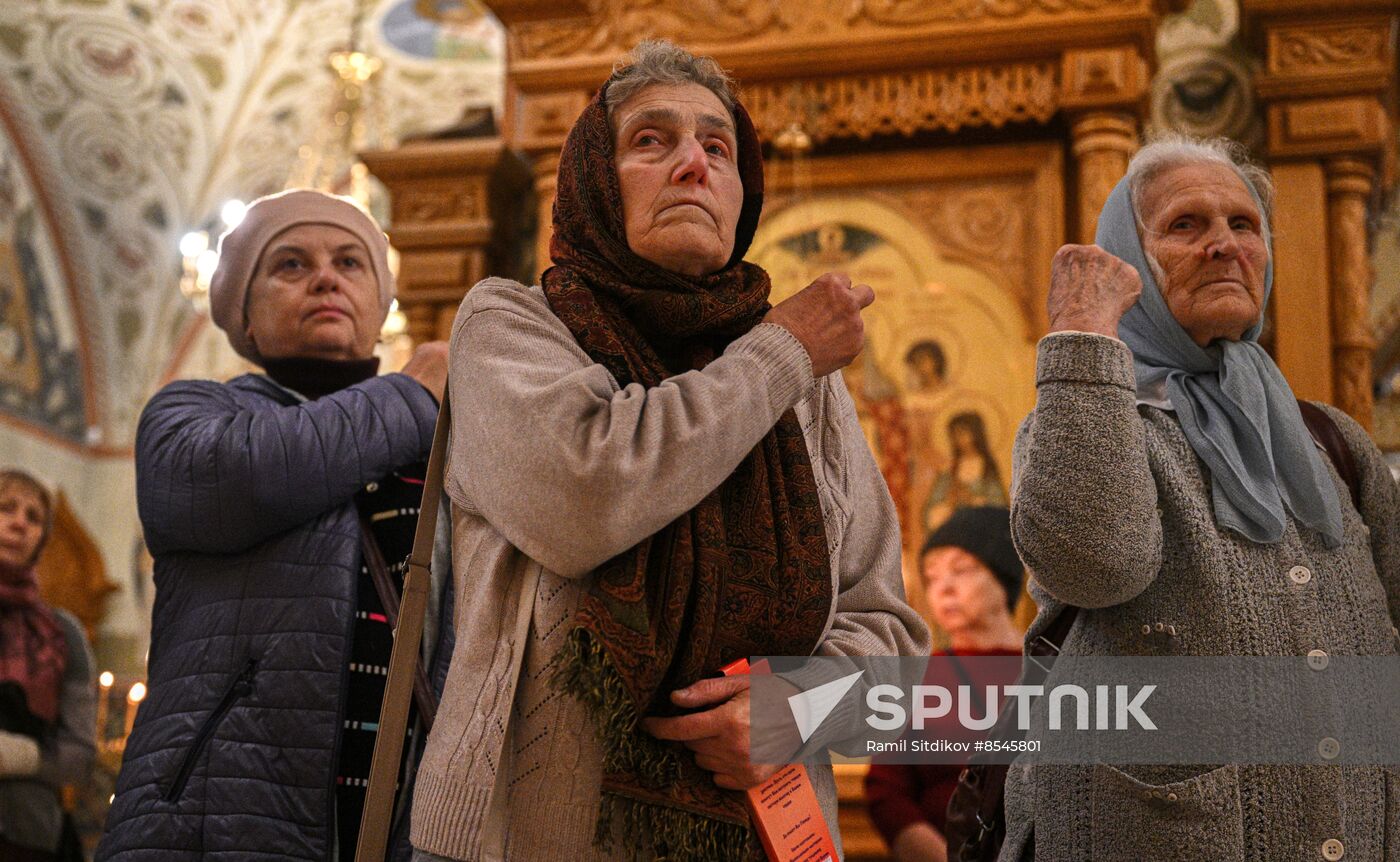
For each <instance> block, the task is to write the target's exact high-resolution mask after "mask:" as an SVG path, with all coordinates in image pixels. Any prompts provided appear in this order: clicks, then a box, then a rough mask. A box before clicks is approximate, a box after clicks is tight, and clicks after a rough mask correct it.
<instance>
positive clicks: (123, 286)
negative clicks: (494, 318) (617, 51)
mask: <svg viewBox="0 0 1400 862" xmlns="http://www.w3.org/2000/svg"><path fill="white" fill-rule="evenodd" d="M421 5H423V4H422V3H421V0H380V2H373V3H369V4H368V8H366V9H364V10H361V11H362V13H363V16H362V20H361V23H360V25H359V31H360V32H359V34H358V35H359V46H360V47H361V48H362V50H366V51H367V52H369V53H371V54H373V55H375V56H378V57H379V58H381V59H382V60H383V61H384V67H383V71H382V72H381V73H380V75H379V76H378V78H377V79H376V85H377V91H376V97H377V99H376V103H375V104H376V105H377V110H378V113H379V116H380V117H382V118H383V122H382V124H380V126H379V128H380V129H381V130H382V140H380V141H379V143H380V144H381V145H392V144H393V143H394V142H396V141H398V140H401V139H403V138H404V137H406V136H411V135H417V134H424V133H429V132H433V131H436V130H439V129H442V128H445V127H448V126H451V125H453V124H454V123H455V122H456V121H457V119H458V118H459V117H460V116H461V115H462V113H463V112H464V111H465V110H466V109H467V108H469V107H480V106H482V105H495V104H496V103H497V102H498V101H499V99H500V93H501V82H502V74H503V61H502V57H503V53H504V48H503V41H502V38H501V34H500V29H499V26H498V25H497V24H495V22H494V21H493V20H491V19H490V18H489V17H487V18H476V19H474V18H472V16H460V17H459V19H458V20H453V21H450V22H446V23H444V22H439V21H434V20H428V19H426V18H424V17H422V16H421V15H420V14H419V8H420V6H421ZM428 5H432V4H428ZM356 12H357V10H356V4H355V3H354V2H353V0H256V2H254V0H20V2H13V0H10V2H4V3H0V120H4V122H3V123H0V165H4V166H5V173H4V174H3V175H0V184H4V183H6V182H7V181H6V179H5V178H7V177H8V183H7V184H6V185H4V186H3V188H0V197H4V196H5V195H6V194H7V192H6V191H5V190H6V189H9V190H12V192H9V193H8V194H9V197H12V198H13V199H14V201H15V203H14V204H13V206H14V207H19V209H16V210H15V212H14V213H12V214H10V216H9V217H8V218H7V217H6V215H5V214H4V213H0V230H3V231H4V232H5V233H4V235H3V236H0V303H4V304H3V305H0V323H3V325H0V352H3V351H4V350H5V349H6V348H7V346H8V347H10V348H12V349H21V348H23V349H24V350H28V351H29V353H28V354H27V355H29V356H31V357H38V358H42V360H43V361H42V362H39V365H38V366H34V365H30V366H24V369H27V370H24V369H21V371H22V373H21V371H16V372H14V373H11V371H10V369H9V368H8V367H7V368H6V370H5V371H4V372H0V411H4V412H6V413H8V414H10V415H11V416H16V417H18V418H20V419H22V420H24V421H25V422H26V423H29V424H34V425H38V426H40V427H41V428H42V429H43V430H45V431H47V432H50V433H54V434H58V435H60V436H62V437H64V438H66V439H70V440H73V441H76V442H85V443H89V444H100V445H105V446H110V447H123V446H126V445H129V443H130V441H131V437H132V435H133V432H134V427H135V422H136V419H137V417H138V415H139V412H140V407H141V405H142V403H144V401H145V399H146V398H147V397H148V396H149V394H150V392H151V391H152V389H153V388H154V387H155V386H156V385H157V384H158V383H159V381H160V380H161V379H162V378H163V377H164V375H165V374H166V373H167V371H168V369H169V368H170V367H171V365H172V362H174V361H175V359H176V358H177V353H178V350H179V346H180V345H181V344H182V343H183V342H184V341H185V340H186V338H187V336H188V335H189V333H190V332H191V330H192V327H193V326H194V325H195V323H196V319H197V313H196V312H195V310H194V308H193V307H192V306H191V305H190V303H189V302H188V301H187V300H185V299H184V298H183V296H182V295H181V294H180V292H179V290H178V282H179V275H180V272H181V258H180V254H179V250H178V246H179V239H180V237H181V236H182V235H184V234H185V233H186V232H187V231H190V230H193V229H212V230H215V231H217V229H218V213H219V210H220V208H221V207H222V205H223V204H224V203H225V202H226V201H228V200H230V199H241V200H249V199H251V198H253V197H256V196H258V195H260V194H266V193H268V192H271V191H276V190H278V189H280V188H282V187H283V186H284V185H285V183H286V181H287V178H288V176H289V175H290V173H291V172H292V169H293V167H294V166H295V162H296V159H297V153H298V148H299V147H300V146H301V145H302V144H303V143H305V142H307V141H310V140H313V139H314V137H315V132H316V127H317V124H320V123H324V122H327V111H328V106H329V105H330V104H331V99H332V91H333V86H332V85H333V81H332V77H331V72H330V70H329V67H328V66H327V63H326V58H327V55H328V54H329V53H330V52H331V51H332V50H334V49H336V48H340V47H343V46H345V45H346V44H347V43H348V42H349V40H350V36H351V31H352V28H353V27H354V24H353V22H354V21H355V18H356ZM25 202H27V203H25ZM25 206H27V207H28V209H27V210H24V209H23V207H25ZM0 207H5V208H10V207H11V205H10V204H8V203H6V202H5V201H4V200H0ZM26 211H27V212H30V213H31V215H30V217H28V218H27V219H26V218H25V217H24V212H26ZM44 212H48V213H49V214H50V215H51V218H49V219H48V220H47V221H46V220H45V219H44V218H39V217H37V216H36V215H34V214H36V213H37V214H39V215H42V214H43V213H44ZM55 230H56V231H58V233H59V234H61V235H60V236H57V237H55V236H53V235H52V233H53V231H55ZM31 232H32V233H31ZM7 249H8V250H7ZM65 320H66V321H67V322H64V321H65ZM35 361H38V359H36V360H35ZM7 365H8V363H7ZM36 375H37V378H36ZM45 375H50V376H49V377H46V376H45ZM36 379H39V380H40V382H39V383H36V382H35V380H36ZM45 381H47V382H45ZM35 386H38V387H39V388H40V389H42V391H43V393H44V397H45V398H47V399H49V400H50V401H51V402H52V404H51V405H50V404H49V403H48V402H42V401H36V400H35V399H36V397H37V396H36V392H38V391H39V390H36V389H35V388H34V387H35ZM26 387H27V388H26ZM45 387H48V388H45ZM60 401H61V402H62V403H61V404H60V403H59V402H60Z"/></svg>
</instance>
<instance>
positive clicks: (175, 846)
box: [98, 190, 451, 862]
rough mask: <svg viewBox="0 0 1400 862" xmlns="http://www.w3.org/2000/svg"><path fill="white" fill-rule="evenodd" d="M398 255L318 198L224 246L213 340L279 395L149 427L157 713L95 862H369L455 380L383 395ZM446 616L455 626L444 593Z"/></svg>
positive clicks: (296, 197)
mask: <svg viewBox="0 0 1400 862" xmlns="http://www.w3.org/2000/svg"><path fill="white" fill-rule="evenodd" d="M387 252H388V241H387V239H386V238H385V236H384V233H383V231H381V230H380V229H379V226H378V225H376V224H375V223H374V220H373V219H371V218H370V217H369V216H368V215H366V214H365V213H364V212H363V211H361V210H360V209H359V208H358V207H356V206H355V205H354V204H353V203H351V202H349V201H348V200H346V199H344V198H337V197H334V196H331V195H326V194H322V193H320V192H315V191H308V190H296V191H290V192H284V193H282V194H278V195H272V196H270V197H265V198H262V199H260V200H258V201H256V202H254V203H253V204H252V206H250V207H249V208H248V212H247V215H246V216H245V218H244V220H243V222H242V223H240V224H239V225H238V227H236V228H234V229H233V230H231V231H229V232H228V233H227V234H225V235H224V236H223V238H222V239H221V240H220V246H219V253H220V257H219V266H218V269H217V270H216V271H215V273H214V277H213V280H212V283H211V285H210V306H211V310H212V312H213V317H214V322H215V323H216V324H217V325H218V326H219V327H220V328H221V329H223V330H224V332H225V333H226V334H227V335H228V339H229V343H230V344H231V345H233V348H234V350H236V351H238V352H239V353H240V354H241V355H243V356H244V357H246V358H247V359H248V360H250V361H251V362H254V363H256V364H257V365H259V366H261V367H262V368H263V369H264V370H265V372H266V373H265V374H248V375H244V376H242V377H238V378H236V379H234V380H231V381H229V382H227V383H216V382H213V381H208V380H198V381H179V382H176V383H172V384H170V385H169V386H167V387H165V388H164V389H162V390H161V391H160V392H159V393H158V394H157V395H156V396H155V397H154V398H153V399H151V402H150V404H148V405H147V407H146V410H145V412H144V413H143V414H142V417H141V424H140V428H139V431H138V433H137V447H136V448H137V452H136V473H137V502H138V505H139V508H140V514H141V522H142V526H143V527H144V529H145V535H146V542H147V544H148V545H149V547H150V550H151V553H152V554H153V555H154V557H155V566H156V573H155V577H156V603H155V610H154V618H153V622H152V632H151V652H150V660H149V662H150V663H149V676H150V695H149V697H148V698H147V700H146V701H145V703H143V704H142V706H141V711H140V714H139V715H138V716H137V720H136V726H135V729H134V731H133V733H132V735H131V738H130V740H129V742H128V744H127V748H126V756H125V761H124V763H123V766H122V772H121V776H120V778H119V779H118V782H117V796H116V800H115V802H114V803H113V805H112V811H111V815H110V817H109V821H108V833H107V835H106V837H105V839H104V841H103V843H102V845H101V847H100V848H99V851H98V858H100V859H146V858H155V857H157V856H159V858H160V859H161V860H175V859H195V858H200V857H203V856H205V855H206V854H208V855H214V854H218V855H223V856H225V857H226V858H251V857H252V856H255V855H259V854H274V853H275V854H276V855H277V856H278V857H279V858H291V859H307V860H318V862H319V860H325V859H328V858H330V859H334V858H336V857H337V856H338V857H339V858H344V859H349V858H353V855H354V850H355V844H356V836H357V833H358V827H359V820H360V815H361V812H362V811H363V806H364V793H365V784H366V781H365V779H366V778H367V777H368V775H369V762H370V757H371V755H372V752H373V748H374V740H375V735H376V731H377V728H378V725H377V722H378V717H379V708H380V703H381V701H382V699H383V691H384V680H385V676H384V674H385V668H386V666H387V665H388V663H389V653H390V650H391V647H392V634H391V631H392V630H391V624H392V621H393V616H394V613H395V610H396V608H397V595H398V591H399V590H400V589H401V587H402V575H401V573H399V571H398V570H397V567H396V566H394V563H396V562H397V561H399V560H402V559H404V558H405V557H407V555H408V551H409V549H410V547H411V543H412V534H413V529H414V522H415V520H416V517H417V512H418V505H419V498H420V496H421V493H422V478H423V471H424V463H423V462H424V461H426V459H427V455H428V451H429V449H430V447H431V444H432V435H433V426H434V422H435V420H436V414H437V402H438V400H439V399H440V398H441V396H442V389H443V385H444V383H445V380H446V361H445V360H446V350H445V345H443V344H441V343H434V344H428V345H423V346H421V347H419V348H418V350H417V352H415V354H414V356H413V358H412V359H411V361H410V362H409V363H408V365H407V366H406V367H405V368H404V370H403V373H401V374H386V375H382V376H381V375H378V374H377V372H378V360H376V359H375V358H374V355H373V350H374V345H375V342H376V341H377V339H378V335H379V331H380V328H381V326H382V325H383V322H384V318H385V316H386V315H387V314H388V312H389V306H390V303H391V302H392V300H393V294H394V280H393V275H392V274H391V273H390V271H389V267H388V257H387ZM376 557H382V558H383V560H386V561H388V565H387V566H377V565H375V564H374V562H373V561H374V559H375V558H376ZM435 569H437V570H441V571H448V570H450V569H449V568H448V567H447V566H437V567H435ZM437 595H438V598H439V601H437V602H434V603H433V604H434V605H435V608H436V609H439V610H441V609H444V608H450V606H451V604H450V602H451V594H450V592H449V586H448V585H444V587H443V589H442V591H440V592H439V593H438V594H437ZM386 608H387V609H388V610H386ZM447 612H448V611H444V613H447ZM430 625H433V628H432V629H430V639H429V641H428V643H429V644H430V645H431V646H434V647H437V649H436V650H435V651H434V655H436V654H441V655H449V654H450V649H448V650H442V649H441V646H442V636H444V635H445V636H446V637H447V638H448V639H449V640H450V627H448V626H435V625H434V623H433V622H430ZM432 632H437V636H436V637H433V636H432ZM443 663H444V664H445V662H443ZM433 667H434V666H433V665H432V664H429V665H428V670H429V674H430V675H431V672H432V670H433ZM419 688H420V690H419V691H417V692H416V694H417V695H418V698H417V702H416V704H415V708H414V711H413V715H414V716H415V718H416V720H415V721H411V722H410V731H409V734H410V736H409V739H408V744H407V745H406V746H405V752H406V753H405V762H406V764H407V765H408V767H407V769H406V772H407V776H408V778H407V779H406V780H405V781H403V783H402V787H401V791H400V792H401V793H402V795H403V798H405V799H406V798H407V797H408V795H409V794H410V793H411V792H412V783H411V776H412V772H413V769H412V768H411V767H412V764H414V763H416V757H417V752H418V751H419V745H418V744H417V743H418V742H419V739H420V738H421V736H422V735H423V729H424V726H425V725H426V724H428V723H430V722H431V719H432V715H433V712H434V709H435V698H434V695H433V690H434V686H432V684H431V683H427V684H424V685H422V686H420V687H419ZM404 807H405V808H406V806H404ZM406 820H407V818H402V822H400V824H399V826H400V827H401V828H402V829H403V830H404V831H403V832H402V833H401V834H406V829H407V822H406ZM396 846H397V848H398V849H399V850H400V851H403V852H406V851H407V846H408V845H407V842H406V840H400V841H398V842H397V844H396Z"/></svg>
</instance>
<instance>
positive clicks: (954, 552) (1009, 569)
mask: <svg viewBox="0 0 1400 862" xmlns="http://www.w3.org/2000/svg"><path fill="white" fill-rule="evenodd" d="M919 572H920V575H921V576H922V578H923V582H924V593H925V596H926V597H927V599H928V605H929V610H930V612H931V613H932V615H933V621H934V622H935V623H937V624H938V626H939V628H941V629H942V630H943V632H944V633H945V634H946V635H947V637H948V641H949V646H948V649H947V650H945V651H942V652H937V653H934V655H935V656H947V657H950V658H951V662H931V663H930V665H929V676H930V678H929V679H926V680H925V683H927V684H934V685H944V686H947V687H952V686H956V685H958V683H959V682H960V681H961V680H959V679H958V678H957V677H956V676H954V677H953V678H952V679H950V680H945V679H941V678H940V679H933V678H932V677H934V676H935V675H937V676H943V675H948V673H949V672H950V671H953V670H955V666H954V665H953V664H952V662H956V661H957V658H958V657H959V656H1019V655H1020V654H1021V640H1022V632H1021V630H1020V629H1018V628H1017V627H1016V624H1015V623H1014V622H1013V621H1012V612H1013V611H1014V610H1015V607H1016V600H1017V599H1018V598H1020V595H1021V580H1022V577H1023V574H1024V570H1023V569H1022V567H1021V560H1020V558H1019V557H1017V556H1016V548H1015V547H1014V546H1013V545H1012V544H1011V513H1010V512H1009V511H1008V510H1007V509H1006V508H1005V507H1004V506H977V507H974V508H964V509H958V510H957V511H956V512H954V513H953V515H952V517H950V518H949V519H948V520H947V521H946V522H944V524H943V526H941V527H939V528H938V529H937V530H935V531H934V532H933V533H932V534H930V535H929V537H928V540H927V541H926V542H924V547H923V550H922V551H921V552H920V554H919ZM1005 670H1006V672H1007V675H1008V678H1007V679H1005V680H992V679H988V680H986V682H987V683H989V684H990V683H997V684H1004V683H1010V682H1014V681H1015V676H1016V671H1017V670H1018V663H1012V662H1008V663H1006V667H1005ZM934 732H937V733H939V734H941V735H942V736H945V737H950V736H952V735H953V734H954V733H955V732H956V729H953V730H950V731H949V732H947V733H943V732H942V728H941V727H940V728H938V729H937V730H936V731H934ZM962 769H963V764H958V763H928V764H888V763H879V762H876V763H874V764H872V765H871V767H870V772H869V773H868V774H867V775H866V778H865V798H866V801H867V803H868V805H869V809H870V818H871V820H873V821H874V823H875V828H876V829H878V830H879V832H880V834H881V835H882V836H883V837H884V839H885V843H886V844H888V845H889V847H890V852H891V853H892V854H893V856H894V858H895V860H896V862H944V860H946V859H947V858H948V855H947V844H946V843H945V841H944V839H943V825H944V822H945V820H946V819H947V808H948V799H949V797H951V796H952V793H953V789H954V788H955V787H956V786H957V783H958V775H959V773H961V772H962Z"/></svg>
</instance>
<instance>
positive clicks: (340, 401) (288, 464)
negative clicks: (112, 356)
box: [136, 374, 437, 554]
mask: <svg viewBox="0 0 1400 862" xmlns="http://www.w3.org/2000/svg"><path fill="white" fill-rule="evenodd" d="M436 415H437V406H436V404H435V403H434V402H433V398H432V396H431V395H429V394H428V392H427V390H425V389H424V388H423V387H422V386H420V385H419V384H418V383H417V381H415V380H413V379H411V378H409V377H405V376H404V375H402V374H388V375H384V376H381V377H376V378H374V379H371V380H366V381H365V382H363V383H358V384H356V385H354V386H351V387H349V388H347V389H343V390H341V391H339V392H336V393H333V394H331V395H327V396H325V397H323V398H317V399H315V400H313V401H306V402H303V403H301V404H295V405H291V406H280V405H271V404H269V405H258V406H257V407H256V408H254V407H250V406H248V405H246V404H244V403H241V402H240V401H239V399H238V397H237V394H236V393H235V391H234V390H233V389H232V388H231V387H230V386H228V385H226V384H221V383H215V382H212V381H179V382H176V383H172V384H170V385H168V386H166V387H165V388H164V389H162V390H161V391H160V392H159V393H157V394H156V396H155V397H154V398H152V399H151V401H150V403H149V404H147V405H146V409H145V411H144V412H143V413H142V414H141V422H140V426H139V427H138V429H137V434H136V499H137V506H138V509H139V511H140V515H141V525H142V527H143V528H144V530H145V535H146V543H147V545H148V546H149V547H150V549H151V551H152V552H153V553H161V552H166V551H196V552H201V553H208V554H231V553H237V552H239V551H243V550H246V549H248V548H251V547H253V546H254V545H256V544H258V543H259V542H262V541H263V540H265V539H267V538H270V537H272V536H274V535H277V534H278V533H281V532H284V531H286V530H288V529H290V528H292V527H294V526H296V525H298V524H302V523H305V522H306V521H309V520H311V519H312V518H315V517H317V516H318V515H321V514H322V513H325V512H328V511H331V510H333V509H336V508H338V507H339V506H342V505H344V504H345V503H346V502H348V501H349V500H351V499H352V498H353V496H354V494H355V492H356V491H357V490H358V489H359V488H360V487H361V486H363V485H364V484H365V483H366V482H370V481H373V480H375V479H378V478H380V477H382V476H383V475H385V474H386V473H388V472H389V471H390V470H392V469H393V468H395V467H398V466H401V465H404V464H412V463H415V462H417V461H422V460H423V459H424V458H426V457H427V454H428V451H429V449H430V448H431V447H432V439H433V425H434V422H435V419H436Z"/></svg>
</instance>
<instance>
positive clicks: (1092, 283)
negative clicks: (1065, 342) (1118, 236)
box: [1046, 245, 1142, 338]
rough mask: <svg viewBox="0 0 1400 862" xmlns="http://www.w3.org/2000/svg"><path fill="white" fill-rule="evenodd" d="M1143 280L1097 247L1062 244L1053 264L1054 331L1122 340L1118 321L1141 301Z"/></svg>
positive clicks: (1050, 300) (1051, 307)
mask: <svg viewBox="0 0 1400 862" xmlns="http://www.w3.org/2000/svg"><path fill="white" fill-rule="evenodd" d="M1141 293H1142V279H1141V278H1139V277H1138V274H1137V270H1135V269H1133V268H1132V266H1131V265H1129V264H1128V263H1127V262H1126V261H1124V260H1122V259H1121V258H1117V257H1114V256H1113V255H1111V254H1109V253H1108V252H1106V251H1104V250H1103V249H1101V248H1099V247H1098V246H1096V245H1062V246H1060V250H1059V251H1057V252H1055V259H1054V261H1052V262H1051V264H1050V296H1049V298H1048V300H1047V302H1046V305H1047V306H1048V310H1049V312H1050V331H1051V332H1064V331H1066V330H1075V331H1079V332H1096V333H1098V334H1099V335H1107V336H1109V337H1111V338H1117V337H1118V321H1119V320H1121V319H1122V318H1123V315H1124V314H1126V313H1127V312H1128V309H1130V308H1132V307H1133V303H1135V302H1137V299H1138V295H1139V294H1141Z"/></svg>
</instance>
